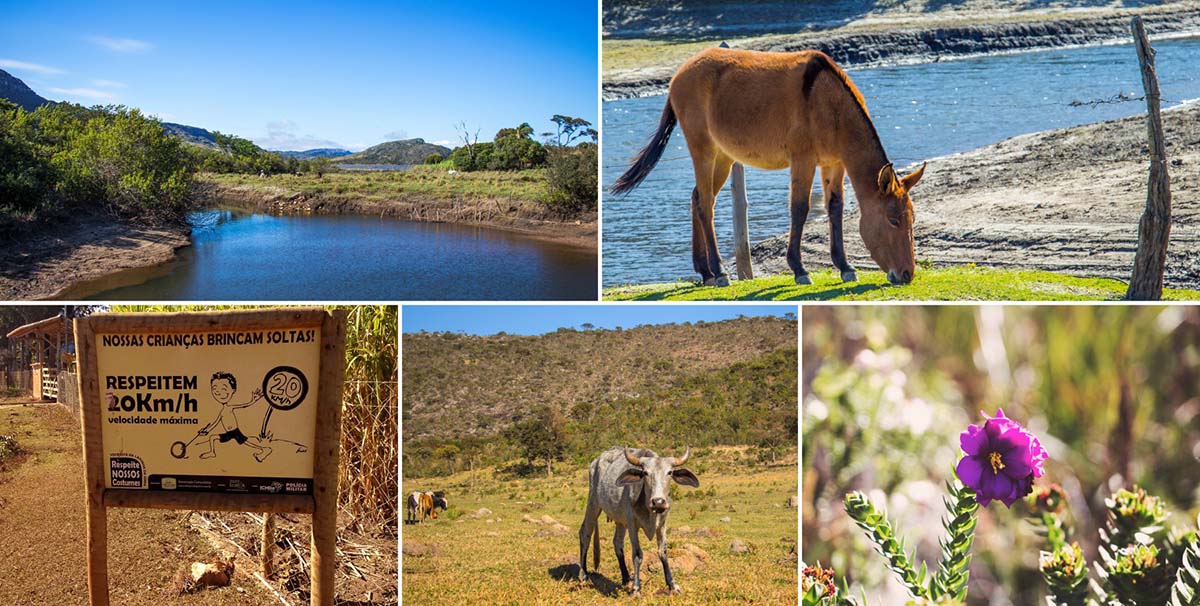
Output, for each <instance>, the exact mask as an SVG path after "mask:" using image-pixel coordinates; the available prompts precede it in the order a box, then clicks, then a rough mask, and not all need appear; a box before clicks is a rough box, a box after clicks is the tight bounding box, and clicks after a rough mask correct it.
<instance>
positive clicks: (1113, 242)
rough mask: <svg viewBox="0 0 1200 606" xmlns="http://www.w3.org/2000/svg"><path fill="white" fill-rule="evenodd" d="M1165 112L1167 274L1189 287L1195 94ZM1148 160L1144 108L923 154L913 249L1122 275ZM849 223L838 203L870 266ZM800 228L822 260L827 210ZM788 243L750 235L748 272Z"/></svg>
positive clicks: (1199, 201) (959, 258) (769, 267)
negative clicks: (1169, 205) (925, 164)
mask: <svg viewBox="0 0 1200 606" xmlns="http://www.w3.org/2000/svg"><path fill="white" fill-rule="evenodd" d="M1163 122H1164V128H1165V129H1166V136H1167V141H1168V145H1167V156H1168V159H1169V163H1170V166H1169V172H1170V175H1171V194H1172V202H1173V209H1172V218H1173V223H1172V230H1171V241H1170V246H1169V258H1168V260H1167V272H1166V282H1167V285H1168V286H1173V287H1189V288H1196V287H1197V286H1200V230H1198V229H1197V227H1198V226H1200V170H1198V167H1200V103H1192V104H1190V105H1187V106H1183V107H1176V108H1173V109H1170V110H1168V111H1166V112H1164V114H1163ZM1148 170H1149V152H1148V148H1147V144H1146V123H1145V117H1144V116H1133V117H1130V118H1124V119H1120V120H1113V121H1108V122H1098V123H1095V124H1087V125H1083V126H1078V127H1073V128H1067V129H1062V130H1053V131H1046V132H1040V133H1033V134H1029V135H1022V136H1018V137H1014V138H1012V139H1008V140H1005V141H1001V142H1000V143H996V144H993V145H989V146H986V147H982V148H979V149H976V150H972V151H969V152H966V153H962V154H955V155H952V156H947V157H943V158H937V159H933V160H930V161H929V168H928V169H927V171H926V174H925V178H924V179H923V180H922V181H921V184H920V186H919V187H918V188H917V190H916V191H915V192H914V204H915V206H916V239H917V243H916V250H917V258H918V259H921V260H925V261H932V262H933V263H934V264H935V265H952V264H964V263H977V264H979V265H987V266H995V267H1014V268H1028V269H1045V270H1051V271H1058V272H1066V273H1069V274H1074V275H1080V276H1099V277H1108V278H1118V279H1122V280H1127V279H1128V278H1129V272H1130V270H1131V268H1132V266H1133V256H1134V252H1135V251H1136V250H1137V230H1138V219H1139V218H1140V217H1141V214H1142V210H1143V209H1144V208H1145V204H1146V180H1147V173H1148ZM751 203H753V201H752V202H751ZM857 224H858V216H857V212H851V211H847V217H846V226H847V227H846V249H847V253H848V254H849V255H850V256H851V258H852V261H851V262H852V263H854V264H855V265H856V266H858V267H870V268H874V264H873V263H872V262H871V261H870V259H869V257H867V255H866V250H865V249H864V248H863V245H862V241H861V240H860V239H859V237H858V230H857ZM804 240H805V243H804V244H805V251H804V254H805V264H806V265H809V266H811V267H827V266H828V265H829V248H828V247H829V243H828V242H829V239H828V227H827V222H826V221H824V220H820V221H810V222H809V228H808V229H806V230H805V238H804ZM786 246H787V236H786V234H785V235H780V236H776V237H774V238H770V239H768V240H766V241H763V242H761V243H759V244H758V245H756V246H755V247H754V251H753V254H754V258H755V269H756V272H758V274H760V275H761V274H762V272H770V273H777V272H787V271H789V270H788V269H787V263H786V261H785V260H784V254H785V253H786ZM918 273H919V272H918Z"/></svg>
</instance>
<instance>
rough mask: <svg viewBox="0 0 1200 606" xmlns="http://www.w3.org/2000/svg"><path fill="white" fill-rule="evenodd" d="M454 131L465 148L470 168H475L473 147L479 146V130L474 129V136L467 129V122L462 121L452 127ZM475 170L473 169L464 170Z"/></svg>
mask: <svg viewBox="0 0 1200 606" xmlns="http://www.w3.org/2000/svg"><path fill="white" fill-rule="evenodd" d="M454 130H456V131H458V136H459V138H460V139H462V142H463V147H464V148H466V157H467V160H468V164H469V165H470V166H476V161H475V146H476V145H478V144H479V129H478V128H476V129H475V134H474V135H472V134H471V131H470V130H468V129H467V122H466V121H465V120H464V121H462V122H459V123H458V124H456V125H454ZM466 170H475V169H466Z"/></svg>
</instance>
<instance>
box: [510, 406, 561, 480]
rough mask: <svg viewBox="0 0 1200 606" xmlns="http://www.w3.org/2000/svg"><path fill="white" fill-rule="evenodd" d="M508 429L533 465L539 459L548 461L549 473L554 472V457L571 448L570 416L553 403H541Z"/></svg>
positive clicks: (513, 440) (549, 474)
mask: <svg viewBox="0 0 1200 606" xmlns="http://www.w3.org/2000/svg"><path fill="white" fill-rule="evenodd" d="M507 433H508V438H509V440H511V441H512V442H514V443H515V444H516V446H517V448H518V449H519V450H520V451H521V453H522V454H523V455H524V457H525V458H526V459H528V460H529V463H530V465H532V464H533V463H534V461H536V460H539V459H541V460H543V461H545V462H546V477H550V476H551V475H552V473H553V464H554V461H555V460H556V459H558V458H561V457H562V455H563V454H564V453H565V452H566V451H567V445H568V435H567V420H566V418H564V417H563V415H562V413H561V412H559V410H558V408H555V407H552V406H542V407H539V408H538V409H537V410H535V411H533V413H532V414H531V415H530V416H529V417H526V418H525V419H524V420H522V421H519V422H518V423H516V424H514V425H513V426H512V427H510V428H509V429H508V432H507Z"/></svg>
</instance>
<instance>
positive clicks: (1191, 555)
mask: <svg viewBox="0 0 1200 606" xmlns="http://www.w3.org/2000/svg"><path fill="white" fill-rule="evenodd" d="M1196 523H1197V525H1200V518H1197V520H1196ZM1171 606H1200V535H1193V537H1192V540H1191V541H1190V542H1189V543H1188V546H1187V549H1185V550H1184V552H1183V557H1182V558H1181V559H1180V562H1179V570H1178V571H1176V573H1175V583H1174V584H1173V585H1171Z"/></svg>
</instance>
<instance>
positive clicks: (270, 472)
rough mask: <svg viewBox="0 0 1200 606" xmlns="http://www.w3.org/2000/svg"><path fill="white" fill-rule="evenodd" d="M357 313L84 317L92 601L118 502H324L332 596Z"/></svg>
mask: <svg viewBox="0 0 1200 606" xmlns="http://www.w3.org/2000/svg"><path fill="white" fill-rule="evenodd" d="M345 330H346V329H345V312H342V311H334V312H327V311H325V310H323V309H313V308H304V309H271V310H254V311H228V312H213V313H176V314H98V315H94V316H90V317H87V318H80V319H77V320H76V321H75V334H76V341H77V343H78V351H79V374H78V377H79V394H80V401H81V414H82V423H83V442H84V462H85V465H86V467H87V492H88V546H89V550H88V562H89V565H88V575H89V582H88V588H89V594H90V596H91V603H92V606H107V604H108V577H107V574H108V573H107V528H106V522H105V520H106V515H107V514H106V512H105V510H106V508H107V507H153V508H168V509H204V510H224V511H260V512H290V513H311V514H312V515H313V558H312V561H313V568H314V574H313V576H312V582H313V588H312V603H313V604H322V605H325V604H329V605H332V604H333V576H334V575H333V572H334V562H335V560H336V553H335V538H336V530H337V529H336V515H337V470H338V447H339V441H340V432H341V396H342V376H343V373H344V367H345Z"/></svg>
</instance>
